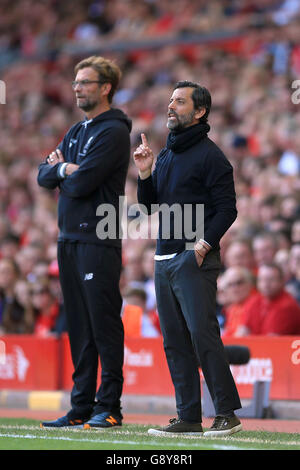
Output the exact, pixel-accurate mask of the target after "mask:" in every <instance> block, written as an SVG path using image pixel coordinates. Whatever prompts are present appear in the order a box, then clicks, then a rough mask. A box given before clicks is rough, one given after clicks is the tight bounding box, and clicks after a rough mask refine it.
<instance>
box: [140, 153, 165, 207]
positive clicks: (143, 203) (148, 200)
mask: <svg viewBox="0 0 300 470" xmlns="http://www.w3.org/2000/svg"><path fill="white" fill-rule="evenodd" d="M162 154H163V150H162V151H161V152H160V154H159V155H158V157H157V160H156V164H155V168H154V170H153V172H152V174H151V175H150V176H149V177H148V178H146V179H144V180H142V179H141V178H140V177H138V187H137V199H138V203H139V205H140V209H141V211H142V212H144V214H147V215H151V214H154V213H155V212H157V210H158V204H159V203H158V197H157V167H158V165H159V159H160V158H161V155H162Z"/></svg>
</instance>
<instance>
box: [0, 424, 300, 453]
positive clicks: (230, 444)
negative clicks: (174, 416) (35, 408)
mask: <svg viewBox="0 0 300 470" xmlns="http://www.w3.org/2000/svg"><path fill="white" fill-rule="evenodd" d="M149 427H155V426H149V425H147V426H146V425H140V424H137V425H135V424H124V425H123V426H122V427H116V428H110V429H107V430H99V429H90V430H83V429H78V428H76V429H53V428H52V429H51V428H50V429H41V428H40V427H39V422H38V421H34V420H29V419H12V418H11V419H10V418H3V419H0V450H114V451H118V450H134V451H136V450H138V451H143V450H158V451H165V450H172V451H174V450H175V451H178V452H181V451H183V450H191V451H197V450H300V435H299V434H288V433H278V432H266V431H241V432H239V433H237V434H234V435H232V436H229V437H224V438H207V437H199V436H198V437H197V436H176V435H172V436H171V437H165V436H164V437H160V436H159V437H157V436H151V435H149V434H148V433H147V431H148V429H149Z"/></svg>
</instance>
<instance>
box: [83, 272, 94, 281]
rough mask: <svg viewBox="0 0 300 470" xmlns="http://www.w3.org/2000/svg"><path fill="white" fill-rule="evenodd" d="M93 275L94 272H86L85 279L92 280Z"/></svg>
mask: <svg viewBox="0 0 300 470" xmlns="http://www.w3.org/2000/svg"><path fill="white" fill-rule="evenodd" d="M93 277H94V273H86V275H85V276H84V280H85V281H90V280H91V279H93Z"/></svg>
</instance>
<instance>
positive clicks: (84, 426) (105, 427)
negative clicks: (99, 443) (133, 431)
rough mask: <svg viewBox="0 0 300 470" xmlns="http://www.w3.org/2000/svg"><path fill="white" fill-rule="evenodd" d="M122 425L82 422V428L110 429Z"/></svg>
mask: <svg viewBox="0 0 300 470" xmlns="http://www.w3.org/2000/svg"><path fill="white" fill-rule="evenodd" d="M120 426H122V425H121V424H114V425H113V426H93V425H91V424H87V423H86V424H84V425H83V429H111V428H115V427H120Z"/></svg>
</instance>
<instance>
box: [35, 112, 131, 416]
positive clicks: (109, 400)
mask: <svg viewBox="0 0 300 470" xmlns="http://www.w3.org/2000/svg"><path fill="white" fill-rule="evenodd" d="M130 130H131V121H130V120H129V119H128V118H127V116H126V115H125V114H124V113H123V112H122V111H121V110H118V109H110V110H109V111H106V112H104V113H102V114H100V115H99V116H97V117H95V118H94V119H91V120H84V121H82V122H79V123H77V124H75V125H74V126H72V127H71V129H70V130H69V131H68V132H67V134H66V135H65V137H64V138H63V140H62V142H61V143H60V144H59V146H58V148H60V150H61V151H62V154H63V156H64V159H65V162H70V163H76V164H78V165H79V168H78V169H77V170H76V171H75V172H74V173H73V174H72V175H70V176H67V177H66V178H64V177H63V176H62V174H61V170H62V165H63V164H61V163H59V164H56V165H53V166H51V165H49V164H47V163H42V164H41V165H40V166H39V172H38V183H39V184H40V185H41V186H43V187H44V188H48V189H54V188H56V187H58V188H59V201H58V225H59V237H58V262H59V268H60V281H61V286H62V291H63V295H64V305H65V311H66V317H67V324H68V332H69V338H70V345H71V353H72V359H73V364H74V374H73V381H74V386H73V389H72V393H71V405H72V409H71V411H70V412H69V417H70V419H71V418H79V417H81V418H84V419H86V418H88V417H89V416H90V415H91V414H97V413H99V412H102V411H111V412H115V413H118V412H120V396H121V392H122V384H123V376H122V365H123V339H124V333H123V324H122V321H121V317H120V311H121V306H122V299H121V295H120V291H119V278H120V271H121V239H120V237H118V233H117V234H116V237H114V238H106V239H100V238H99V237H98V236H97V233H96V227H97V224H98V223H99V221H100V220H101V217H100V216H98V215H97V214H96V212H97V208H98V207H99V206H100V207H101V205H104V204H111V205H113V207H115V209H116V210H115V214H116V227H118V225H119V197H120V196H123V195H124V190H125V180H126V175H127V170H128V164H129V158H130V136H129V134H130ZM99 355H100V360H101V367H102V376H101V385H100V388H99V389H98V391H97V393H96V379H97V367H98V358H99ZM95 394H96V400H97V402H96V405H95Z"/></svg>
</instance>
